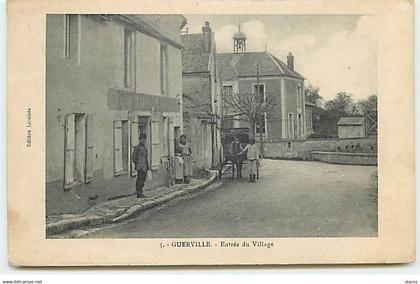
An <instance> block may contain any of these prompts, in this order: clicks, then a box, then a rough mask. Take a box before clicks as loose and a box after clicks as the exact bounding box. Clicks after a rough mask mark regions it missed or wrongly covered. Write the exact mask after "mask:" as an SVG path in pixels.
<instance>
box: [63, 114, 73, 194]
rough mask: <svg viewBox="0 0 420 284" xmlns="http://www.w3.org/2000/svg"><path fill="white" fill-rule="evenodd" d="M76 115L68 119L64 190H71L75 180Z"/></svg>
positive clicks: (71, 115) (65, 142) (65, 144)
mask: <svg viewBox="0 0 420 284" xmlns="http://www.w3.org/2000/svg"><path fill="white" fill-rule="evenodd" d="M75 144H76V141H75V114H74V113H72V114H69V115H67V117H66V128H65V141H64V152H65V157H64V188H65V189H68V188H70V187H71V186H72V185H73V183H74V181H75V179H74V163H75V156H74V155H75V153H74V150H75Z"/></svg>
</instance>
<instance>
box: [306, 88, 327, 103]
mask: <svg viewBox="0 0 420 284" xmlns="http://www.w3.org/2000/svg"><path fill="white" fill-rule="evenodd" d="M305 100H306V101H307V102H310V103H313V104H314V105H316V106H317V107H321V105H322V102H323V100H324V99H323V98H322V97H321V96H320V94H319V88H318V87H314V86H312V85H311V84H309V85H308V86H307V87H306V88H305Z"/></svg>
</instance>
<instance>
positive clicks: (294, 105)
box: [217, 28, 308, 140]
mask: <svg viewBox="0 0 420 284" xmlns="http://www.w3.org/2000/svg"><path fill="white" fill-rule="evenodd" d="M246 39H247V38H246V35H245V34H244V33H243V32H242V31H240V28H239V31H238V32H236V33H235V34H234V35H233V53H220V54H218V55H217V67H218V69H219V72H220V77H221V81H222V90H223V91H222V93H223V94H232V93H233V94H238V95H241V93H243V94H244V93H251V92H252V93H257V75H256V62H257V61H258V66H259V79H260V83H259V84H260V85H259V93H260V94H261V95H262V96H263V100H264V97H265V96H266V94H273V95H275V96H276V97H277V104H276V105H277V107H276V108H274V110H273V111H272V113H271V114H270V115H271V117H273V119H272V120H271V121H267V119H265V120H264V121H263V125H262V126H261V127H260V126H259V125H258V122H257V125H256V127H255V133H254V134H253V135H256V136H258V137H259V133H260V129H261V132H262V134H263V139H265V140H283V139H287V140H295V139H305V138H306V136H307V133H308V131H307V130H306V128H307V126H306V123H305V121H307V119H306V112H305V95H304V77H303V76H302V75H301V74H299V73H298V72H296V71H295V69H294V57H293V55H292V54H291V53H289V55H288V56H287V64H286V63H284V62H283V61H281V60H280V59H278V58H277V57H275V56H274V55H273V54H271V53H270V52H268V51H261V52H247V51H246ZM223 123H224V128H239V127H250V125H249V123H248V122H246V121H242V120H239V119H238V114H236V113H224V119H223Z"/></svg>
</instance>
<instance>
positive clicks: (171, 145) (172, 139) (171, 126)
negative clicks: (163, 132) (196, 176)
mask: <svg viewBox="0 0 420 284" xmlns="http://www.w3.org/2000/svg"><path fill="white" fill-rule="evenodd" d="M169 156H172V157H173V156H175V131H174V123H173V122H172V121H170V122H169Z"/></svg>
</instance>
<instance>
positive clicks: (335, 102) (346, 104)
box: [325, 92, 358, 116]
mask: <svg viewBox="0 0 420 284" xmlns="http://www.w3.org/2000/svg"><path fill="white" fill-rule="evenodd" d="M325 109H326V110H331V111H335V112H337V113H338V114H339V115H341V116H353V115H357V114H358V112H357V107H356V104H355V103H354V101H353V98H352V95H351V94H348V93H346V92H339V93H337V95H335V98H334V99H332V100H329V101H327V102H326V103H325Z"/></svg>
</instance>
